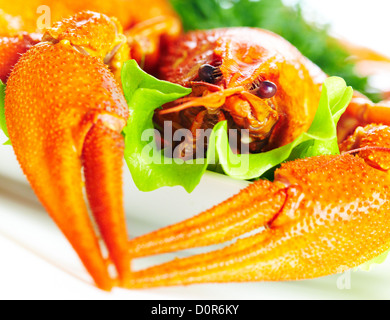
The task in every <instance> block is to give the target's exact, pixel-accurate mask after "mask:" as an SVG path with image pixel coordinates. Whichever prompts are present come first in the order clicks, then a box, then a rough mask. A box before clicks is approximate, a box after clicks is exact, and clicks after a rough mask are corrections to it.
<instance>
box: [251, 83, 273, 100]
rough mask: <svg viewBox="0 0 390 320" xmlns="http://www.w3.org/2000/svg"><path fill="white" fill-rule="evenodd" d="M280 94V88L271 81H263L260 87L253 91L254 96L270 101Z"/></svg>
mask: <svg viewBox="0 0 390 320" xmlns="http://www.w3.org/2000/svg"><path fill="white" fill-rule="evenodd" d="M277 92H278V87H277V86H276V84H275V83H273V82H271V81H263V82H261V83H260V85H259V87H258V88H256V89H254V90H253V91H252V93H253V94H255V95H256V96H258V97H260V98H262V99H270V98H272V97H274V96H275V95H276V93H277Z"/></svg>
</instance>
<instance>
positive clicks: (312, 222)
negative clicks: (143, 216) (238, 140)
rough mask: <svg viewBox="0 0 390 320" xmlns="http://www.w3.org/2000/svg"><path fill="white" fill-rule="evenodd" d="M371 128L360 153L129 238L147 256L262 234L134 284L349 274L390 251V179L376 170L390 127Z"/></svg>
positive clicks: (282, 174) (146, 274) (320, 162)
mask: <svg viewBox="0 0 390 320" xmlns="http://www.w3.org/2000/svg"><path fill="white" fill-rule="evenodd" d="M365 132H366V135H365V137H364V138H361V139H360V141H361V144H360V143H359V147H362V148H364V149H363V150H362V151H361V152H360V154H359V156H354V155H352V154H347V153H346V154H343V155H340V156H322V157H316V158H310V159H305V160H297V161H294V162H290V163H287V164H284V165H283V166H282V168H281V169H279V170H278V171H277V172H276V179H275V182H274V183H271V182H267V181H258V182H255V183H254V184H253V185H251V186H250V187H249V188H247V189H246V190H244V191H242V192H241V193H240V194H239V195H237V196H235V197H233V198H231V199H230V200H228V201H226V202H225V203H223V204H221V205H219V206H217V207H215V208H213V209H211V210H209V211H206V212H205V213H203V214H201V215H199V216H198V217H195V218H193V219H190V220H188V221H185V222H183V223H181V224H178V225H175V226H171V227H168V228H165V229H162V230H160V231H157V232H155V233H152V234H150V235H146V236H144V237H140V238H138V239H135V240H133V241H132V242H131V252H132V255H133V254H134V256H144V255H150V254H160V253H166V252H171V251H177V250H183V249H188V248H194V247H200V246H208V245H212V244H217V243H223V242H225V241H228V240H233V239H235V238H236V237H238V236H242V235H245V234H246V233H248V232H250V231H255V230H258V231H259V232H258V233H257V234H255V235H251V236H247V237H246V238H241V239H239V240H237V241H236V242H235V243H234V244H232V245H230V246H227V247H226V248H224V249H221V250H219V251H214V252H211V253H207V254H202V255H198V256H193V257H189V258H185V259H177V260H174V261H172V262H168V263H166V264H163V265H160V266H156V267H152V268H150V269H147V270H142V271H139V272H136V273H135V274H134V277H133V280H132V282H131V286H132V287H135V288H146V287H156V286H172V285H187V284H194V283H204V282H231V281H234V282H243V281H281V280H301V279H310V278H316V277H321V276H326V275H331V274H335V273H340V272H344V271H346V270H348V269H350V268H353V267H357V266H359V265H360V264H362V263H364V262H366V261H369V260H371V259H372V258H374V257H375V256H378V255H380V254H381V253H383V252H385V251H386V250H388V249H389V247H390V234H389V231H390V225H389V223H388V221H389V218H390V214H389V209H390V204H389V197H390V193H389V190H390V178H389V174H388V172H387V171H385V168H383V167H381V169H380V170H378V169H377V167H378V164H379V165H380V164H383V163H384V162H385V161H387V160H388V159H389V149H384V148H383V146H386V147H389V145H390V143H389V140H386V141H385V140H384V138H383V137H384V134H385V136H389V134H390V128H389V127H379V128H377V129H375V128H374V127H370V128H366V129H365ZM354 142H356V143H357V141H354ZM378 144H380V145H381V149H379V148H377V145H378ZM345 148H346V149H348V145H346V146H345ZM373 164H375V165H373ZM335 195H337V196H335Z"/></svg>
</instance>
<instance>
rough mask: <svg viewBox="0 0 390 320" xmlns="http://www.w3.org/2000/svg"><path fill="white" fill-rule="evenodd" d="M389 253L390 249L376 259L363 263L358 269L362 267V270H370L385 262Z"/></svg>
mask: <svg viewBox="0 0 390 320" xmlns="http://www.w3.org/2000/svg"><path fill="white" fill-rule="evenodd" d="M389 254H390V250H389V251H387V252H385V253H383V254H381V255H380V256H378V257H376V258H375V259H373V260H371V261H368V262H366V263H364V264H363V265H361V266H359V267H358V268H357V269H360V270H362V271H370V270H371V269H372V268H373V267H374V266H375V265H379V264H382V263H384V262H385V261H386V260H387V258H388V256H389Z"/></svg>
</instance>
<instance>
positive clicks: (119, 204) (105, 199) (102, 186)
mask: <svg viewBox="0 0 390 320" xmlns="http://www.w3.org/2000/svg"><path fill="white" fill-rule="evenodd" d="M123 152H124V139H123V136H122V135H121V134H120V133H118V132H117V131H114V130H111V129H110V128H108V127H107V126H105V125H104V123H103V122H102V121H98V123H96V124H95V125H94V126H93V127H92V128H91V130H90V131H89V133H88V135H87V137H86V140H85V142H84V149H83V156H82V159H83V164H84V173H85V178H86V189H87V195H88V199H89V204H90V207H91V209H92V212H93V215H94V217H95V220H96V222H97V224H98V226H99V229H100V232H101V234H102V237H103V239H104V241H105V243H106V246H107V248H108V251H109V252H110V257H111V260H112V261H113V262H114V264H115V266H116V269H117V270H118V273H119V277H120V280H121V281H122V283H125V282H127V281H128V280H129V279H130V257H129V251H128V242H127V230H126V221H125V213H124V209H123V190H122V183H120V182H121V181H122V162H123Z"/></svg>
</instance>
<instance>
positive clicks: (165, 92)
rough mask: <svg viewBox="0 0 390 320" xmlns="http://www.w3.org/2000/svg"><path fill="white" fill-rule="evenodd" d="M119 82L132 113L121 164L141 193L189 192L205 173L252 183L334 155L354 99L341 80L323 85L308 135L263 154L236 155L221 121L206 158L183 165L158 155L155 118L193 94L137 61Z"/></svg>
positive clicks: (305, 134)
mask: <svg viewBox="0 0 390 320" xmlns="http://www.w3.org/2000/svg"><path fill="white" fill-rule="evenodd" d="M122 82H123V90H124V93H125V97H126V100H127V102H128V105H129V108H130V114H131V117H130V119H129V122H128V124H127V126H126V128H125V129H124V134H125V141H126V148H125V159H126V162H127V165H128V167H129V169H130V172H131V174H132V176H133V179H134V182H135V184H136V186H137V187H138V188H139V189H140V190H141V191H153V190H155V189H158V188H161V187H166V186H169V187H172V186H183V187H184V188H185V190H187V191H188V192H191V191H193V190H194V189H195V188H196V186H197V185H198V184H199V182H200V180H201V178H202V176H203V174H204V173H205V171H206V170H207V169H209V170H214V171H218V172H223V173H225V174H227V175H228V176H230V177H232V178H234V179H240V180H252V179H257V178H260V177H262V176H263V175H264V174H265V173H267V172H269V171H270V170H271V169H274V168H276V167H277V166H279V165H280V164H281V163H283V162H285V161H289V160H294V159H297V158H304V157H312V156H317V155H330V154H338V153H339V149H338V144H337V122H338V121H339V119H340V117H341V115H342V114H343V113H344V112H345V109H346V108H347V106H348V104H349V102H350V101H351V99H352V95H353V90H352V88H350V87H347V86H346V83H345V81H344V80H343V79H341V78H337V77H333V78H329V79H328V80H327V81H326V82H325V83H324V86H323V91H322V96H321V101H320V104H319V108H318V111H317V114H316V116H315V119H314V121H313V124H312V126H311V128H310V130H309V131H308V132H306V133H303V134H302V135H301V136H300V137H298V139H296V140H295V141H294V142H292V143H291V144H289V145H286V146H284V147H281V148H278V149H276V150H272V151H270V152H266V153H261V154H255V155H253V154H252V155H237V154H234V152H233V151H232V150H231V148H230V145H229V141H228V126H227V122H226V121H224V122H220V123H218V124H217V125H216V126H215V127H214V130H213V133H212V135H211V137H210V140H209V141H210V142H209V146H208V153H207V155H206V159H197V160H194V161H186V162H185V161H183V160H178V159H172V158H171V157H166V156H165V150H159V148H158V146H157V142H156V139H155V138H154V134H153V133H154V131H153V130H154V124H153V115H154V111H155V110H156V109H158V108H160V107H161V106H162V105H163V104H165V103H168V102H171V101H174V100H176V99H178V98H181V97H183V96H186V95H188V94H189V93H190V92H191V90H190V89H186V88H183V87H181V86H178V85H176V84H172V83H168V82H165V81H160V80H157V79H156V78H154V77H152V76H150V75H148V74H147V73H145V72H144V71H142V70H141V69H140V68H139V67H138V65H137V63H136V62H135V61H129V62H127V63H126V64H125V66H124V68H123V70H122ZM145 133H146V134H145ZM215 161H218V162H217V164H216V163H215Z"/></svg>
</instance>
